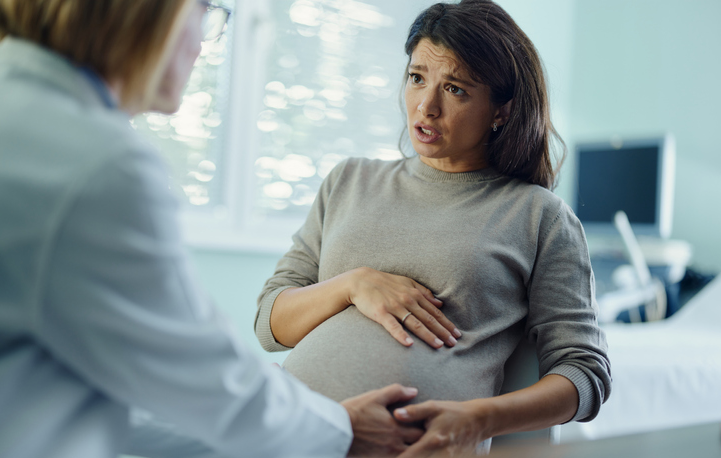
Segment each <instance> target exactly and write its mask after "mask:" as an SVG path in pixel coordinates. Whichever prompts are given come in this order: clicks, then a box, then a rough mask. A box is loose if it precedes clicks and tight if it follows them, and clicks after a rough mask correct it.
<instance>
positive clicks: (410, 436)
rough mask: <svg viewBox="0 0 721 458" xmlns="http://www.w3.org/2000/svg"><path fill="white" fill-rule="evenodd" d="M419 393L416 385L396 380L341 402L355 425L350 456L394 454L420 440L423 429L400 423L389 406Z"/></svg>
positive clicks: (408, 399) (407, 399) (352, 424)
mask: <svg viewBox="0 0 721 458" xmlns="http://www.w3.org/2000/svg"><path fill="white" fill-rule="evenodd" d="M417 394H418V390H417V389H415V388H407V387H404V386H401V385H399V384H397V383H396V384H393V385H389V386H386V387H385V388H381V389H378V390H373V391H369V392H367V393H363V394H361V395H359V396H355V397H353V398H349V399H346V400H345V401H343V402H341V405H342V406H343V407H345V409H346V411H348V416H349V417H350V422H351V426H352V427H353V443H352V444H351V447H350V450H349V451H348V456H353V457H366V456H367V457H384V456H394V457H395V456H397V455H398V454H399V453H401V452H403V451H404V450H406V449H407V448H408V445H407V444H412V443H413V442H415V441H417V440H418V439H419V438H420V437H421V436H422V435H423V430H422V429H419V428H414V427H411V426H406V425H403V424H401V423H398V422H397V421H396V420H395V419H394V418H393V416H392V415H391V413H390V411H389V410H388V405H389V404H393V403H396V402H407V401H410V400H411V399H413V398H414V397H415V396H416V395H417Z"/></svg>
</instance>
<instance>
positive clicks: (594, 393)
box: [526, 202, 611, 421]
mask: <svg viewBox="0 0 721 458" xmlns="http://www.w3.org/2000/svg"><path fill="white" fill-rule="evenodd" d="M539 234H540V235H539V241H538V248H537V253H536V262H535V265H534V268H533V273H532V275H531V279H530V282H529V287H528V298H529V315H528V320H527V322H526V332H527V334H528V336H529V339H530V340H531V341H532V342H534V343H535V344H536V349H537V352H538V360H539V363H540V373H541V375H542V376H545V375H549V374H558V375H562V376H564V377H566V378H568V379H569V380H570V381H571V382H572V383H573V384H574V385H575V386H576V389H577V390H578V395H579V407H578V411H577V412H576V415H575V416H574V417H573V419H572V421H590V420H592V419H593V418H595V417H596V415H597V414H598V411H599V409H600V407H601V404H603V402H605V400H606V399H607V398H608V396H609V394H610V393H611V367H610V362H609V360H608V356H607V354H606V353H607V344H606V336H605V333H604V332H603V330H601V329H600V328H599V326H598V321H597V315H598V309H597V305H596V301H595V292H594V278H593V271H592V270H591V261H590V259H589V256H588V247H587V245H586V237H585V234H584V232H583V227H582V226H581V223H580V221H578V218H576V216H575V215H574V214H573V212H572V211H571V209H570V208H569V207H568V205H566V204H565V203H563V202H561V206H560V208H559V209H558V212H556V213H555V215H554V216H553V217H552V218H549V219H548V221H547V222H541V227H540V231H539Z"/></svg>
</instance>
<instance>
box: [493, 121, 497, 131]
mask: <svg viewBox="0 0 721 458" xmlns="http://www.w3.org/2000/svg"><path fill="white" fill-rule="evenodd" d="M497 130H498V124H496V123H495V122H494V123H493V132H496V131H497Z"/></svg>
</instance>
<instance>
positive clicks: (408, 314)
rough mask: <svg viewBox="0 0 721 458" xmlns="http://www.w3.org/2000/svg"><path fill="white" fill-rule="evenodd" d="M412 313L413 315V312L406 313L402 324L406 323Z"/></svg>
mask: <svg viewBox="0 0 721 458" xmlns="http://www.w3.org/2000/svg"><path fill="white" fill-rule="evenodd" d="M411 315H412V313H411V312H408V313H406V316H404V317H403V319H402V320H401V324H404V323H405V322H406V318H408V317H409V316H411Z"/></svg>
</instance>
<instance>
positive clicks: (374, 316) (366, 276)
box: [348, 267, 461, 348]
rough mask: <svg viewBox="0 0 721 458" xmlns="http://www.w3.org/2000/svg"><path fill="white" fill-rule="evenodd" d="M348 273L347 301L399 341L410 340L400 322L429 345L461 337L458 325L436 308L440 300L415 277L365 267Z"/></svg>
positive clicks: (450, 341)
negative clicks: (413, 278) (414, 278)
mask: <svg viewBox="0 0 721 458" xmlns="http://www.w3.org/2000/svg"><path fill="white" fill-rule="evenodd" d="M348 274H350V275H349V279H350V288H349V298H348V300H349V302H350V303H351V304H353V305H355V306H356V308H357V309H358V310H359V311H360V312H361V313H362V314H363V315H365V316H367V317H368V318H370V319H371V320H373V321H375V322H376V323H378V324H380V325H381V326H383V327H384V328H385V329H386V331H388V332H389V333H390V335H391V336H393V338H395V339H396V340H397V341H398V342H400V343H401V344H403V345H405V346H410V345H412V344H413V339H412V338H411V337H410V335H408V333H407V332H406V330H405V329H404V326H405V328H406V329H408V330H409V331H411V332H412V333H413V334H415V335H416V336H418V337H419V338H420V339H421V340H423V341H424V342H426V343H427V344H428V345H430V346H431V347H433V348H440V347H442V346H443V344H444V343H445V344H446V345H448V346H449V347H452V346H454V345H455V344H456V338H458V337H461V332H460V331H459V330H458V328H456V326H455V325H454V324H453V323H451V321H450V320H449V319H448V318H446V316H445V315H444V314H443V312H441V311H440V310H439V307H441V306H442V305H443V302H441V301H440V300H438V299H437V298H436V297H435V296H434V295H433V293H432V292H431V291H430V290H429V289H428V288H426V287H425V286H423V285H421V284H419V283H418V282H416V281H415V280H412V279H410V278H408V277H403V276H400V275H393V274H389V273H386V272H380V271H378V270H375V269H371V268H369V267H359V268H357V269H354V270H352V271H350V272H348Z"/></svg>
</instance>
